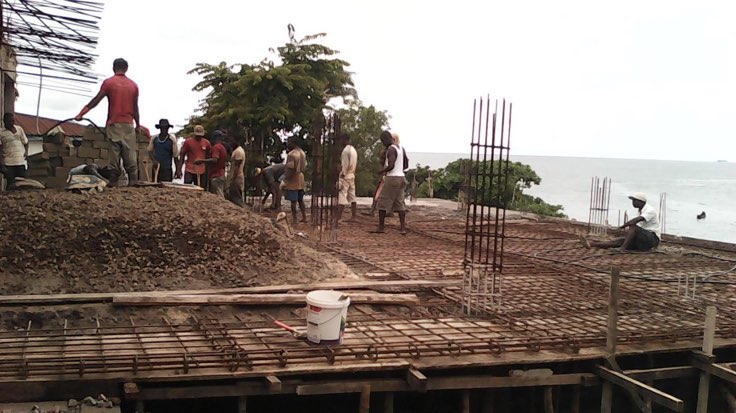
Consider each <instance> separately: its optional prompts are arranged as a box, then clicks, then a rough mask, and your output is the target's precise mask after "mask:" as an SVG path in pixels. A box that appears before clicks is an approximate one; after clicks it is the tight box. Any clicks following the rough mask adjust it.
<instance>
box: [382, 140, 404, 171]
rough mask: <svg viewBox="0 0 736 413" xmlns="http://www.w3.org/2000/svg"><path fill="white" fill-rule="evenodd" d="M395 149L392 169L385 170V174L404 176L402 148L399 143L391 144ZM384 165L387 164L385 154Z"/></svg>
mask: <svg viewBox="0 0 736 413" xmlns="http://www.w3.org/2000/svg"><path fill="white" fill-rule="evenodd" d="M391 146H393V147H394V149H396V162H395V163H394V169H392V170H390V171H388V172H386V176H400V177H403V176H404V148H402V147H401V146H400V145H396V144H394V145H391ZM386 166H388V156H386Z"/></svg>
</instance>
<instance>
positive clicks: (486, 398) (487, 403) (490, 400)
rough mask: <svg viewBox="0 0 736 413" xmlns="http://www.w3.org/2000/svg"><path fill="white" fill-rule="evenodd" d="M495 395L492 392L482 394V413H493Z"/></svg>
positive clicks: (487, 391)
mask: <svg viewBox="0 0 736 413" xmlns="http://www.w3.org/2000/svg"><path fill="white" fill-rule="evenodd" d="M495 396H496V393H495V392H494V391H493V390H492V389H489V390H486V391H484V392H483V402H482V403H481V409H482V410H481V412H482V413H493V404H494V402H495Z"/></svg>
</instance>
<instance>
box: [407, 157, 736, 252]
mask: <svg viewBox="0 0 736 413" xmlns="http://www.w3.org/2000/svg"><path fill="white" fill-rule="evenodd" d="M467 157H468V155H467V154H441V153H418V152H415V153H413V154H411V164H412V165H416V164H417V163H420V164H422V165H428V166H430V167H432V168H440V167H443V166H445V165H446V164H447V163H449V162H452V161H454V160H456V159H459V158H467ZM511 158H512V160H514V161H519V162H523V163H526V164H529V165H531V167H532V169H534V170H535V171H536V172H537V174H538V175H539V176H540V177H541V178H542V182H541V184H540V185H539V186H535V187H532V188H531V189H529V190H526V191H527V193H529V194H530V195H534V196H538V197H540V198H542V199H544V200H545V201H546V202H548V203H550V204H557V205H562V206H563V207H564V213H565V214H566V215H567V216H569V217H570V218H572V219H576V220H579V221H584V222H588V214H589V207H590V186H591V178H592V177H593V176H598V177H600V178H603V177H609V178H611V180H612V182H613V184H612V187H611V204H610V210H609V216H608V221H609V223H610V224H612V225H616V224H617V223H619V222H620V221H621V222H623V216H624V212H628V215H629V217H632V216H636V215H637V212H636V210H635V209H634V207H633V206H632V205H631V201H630V200H629V199H628V198H627V196H628V195H630V194H632V193H634V192H644V193H645V194H646V195H647V197H648V199H649V203H650V204H651V205H653V206H654V207H655V208H657V209H659V198H660V193H663V192H664V193H666V194H667V222H666V225H667V231H666V232H667V233H668V234H674V235H682V236H687V237H693V238H702V239H708V240H715V241H725V242H733V243H736V163H727V162H684V161H655V160H635V159H606V158H567V157H552V156H512V157H511ZM703 211H705V212H706V215H707V217H706V219H703V220H698V219H697V218H696V216H697V215H698V214H699V213H701V212H703ZM619 217H620V218H619ZM619 220H620V221H619Z"/></svg>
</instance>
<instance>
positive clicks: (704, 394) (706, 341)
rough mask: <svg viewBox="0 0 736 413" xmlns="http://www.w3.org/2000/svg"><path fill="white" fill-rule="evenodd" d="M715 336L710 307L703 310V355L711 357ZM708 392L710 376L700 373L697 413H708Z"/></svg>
mask: <svg viewBox="0 0 736 413" xmlns="http://www.w3.org/2000/svg"><path fill="white" fill-rule="evenodd" d="M715 334H716V308H715V307H714V306H712V305H710V306H708V308H706V310H705V331H704V333H703V353H705V354H706V355H708V356H712V355H713V340H714V339H715ZM709 392H710V374H709V373H707V372H704V371H703V372H701V373H700V383H699V384H698V407H697V410H696V412H697V413H708V393H709Z"/></svg>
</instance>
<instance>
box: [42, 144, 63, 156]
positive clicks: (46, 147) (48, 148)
mask: <svg viewBox="0 0 736 413" xmlns="http://www.w3.org/2000/svg"><path fill="white" fill-rule="evenodd" d="M60 149H61V145H59V144H57V143H50V142H44V144H43V151H44V152H48V153H50V154H58V153H59V150H60Z"/></svg>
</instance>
